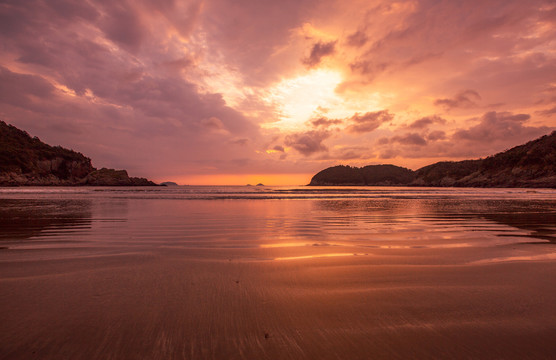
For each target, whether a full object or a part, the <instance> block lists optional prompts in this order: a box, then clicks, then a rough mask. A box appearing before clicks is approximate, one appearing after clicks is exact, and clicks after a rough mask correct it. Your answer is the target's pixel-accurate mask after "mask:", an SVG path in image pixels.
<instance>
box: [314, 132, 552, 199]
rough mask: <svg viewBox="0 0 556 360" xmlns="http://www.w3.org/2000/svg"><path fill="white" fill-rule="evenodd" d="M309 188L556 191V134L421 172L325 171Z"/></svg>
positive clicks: (379, 169)
mask: <svg viewBox="0 0 556 360" xmlns="http://www.w3.org/2000/svg"><path fill="white" fill-rule="evenodd" d="M309 185H410V186H459V187H547V188H556V131H555V132H553V133H552V134H550V135H545V136H543V137H541V138H539V139H536V140H533V141H530V142H528V143H526V144H524V145H520V146H516V147H514V148H512V149H509V150H506V151H504V152H501V153H498V154H496V155H492V156H489V157H487V158H485V159H478V160H464V161H442V162H438V163H435V164H432V165H428V166H425V167H423V168H421V169H419V170H417V171H411V170H408V169H404V168H400V167H397V166H394V165H371V166H365V167H363V168H357V167H350V166H344V165H339V166H334V167H331V168H328V169H324V170H322V171H320V172H319V173H317V174H316V175H315V176H313V178H312V179H311V183H310V184H309Z"/></svg>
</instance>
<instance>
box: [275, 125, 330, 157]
mask: <svg viewBox="0 0 556 360" xmlns="http://www.w3.org/2000/svg"><path fill="white" fill-rule="evenodd" d="M329 137H330V133H329V132H327V131H322V130H320V131H315V130H312V131H306V132H300V133H294V134H290V135H287V136H286V138H285V140H284V143H285V144H286V145H287V146H291V147H293V148H294V149H295V150H297V151H299V152H300V153H301V154H303V155H305V156H309V155H312V154H314V153H317V152H323V151H327V150H328V148H327V147H326V146H325V145H324V144H323V143H322V142H323V141H324V140H326V139H327V138H329Z"/></svg>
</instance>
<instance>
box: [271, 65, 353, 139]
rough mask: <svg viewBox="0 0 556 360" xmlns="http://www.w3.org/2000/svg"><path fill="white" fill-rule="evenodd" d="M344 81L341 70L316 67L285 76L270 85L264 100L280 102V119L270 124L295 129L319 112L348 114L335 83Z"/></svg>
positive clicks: (272, 102) (285, 128) (273, 102)
mask: <svg viewBox="0 0 556 360" xmlns="http://www.w3.org/2000/svg"><path fill="white" fill-rule="evenodd" d="M341 82H342V76H341V74H340V73H338V72H336V71H333V70H324V69H317V70H312V71H310V72H309V73H307V74H304V75H300V76H298V77H295V78H292V79H285V80H283V81H281V82H280V83H278V84H277V85H276V86H274V87H272V88H271V89H269V95H268V97H266V98H265V100H266V101H267V102H269V103H271V104H278V107H279V109H280V112H281V120H280V121H279V122H278V123H275V124H270V125H271V126H278V127H280V128H281V129H284V130H295V129H299V128H300V127H302V125H303V124H304V123H305V122H306V121H307V120H308V119H311V118H312V117H314V116H316V115H317V114H318V113H320V112H323V111H324V112H327V113H328V116H330V115H331V114H332V113H334V115H338V116H345V115H346V114H348V113H349V111H350V109H346V108H342V99H341V98H340V97H339V96H338V95H337V94H336V92H335V89H336V87H337V86H338V85H339V84H340V83H341Z"/></svg>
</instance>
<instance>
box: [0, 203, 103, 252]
mask: <svg viewBox="0 0 556 360" xmlns="http://www.w3.org/2000/svg"><path fill="white" fill-rule="evenodd" d="M91 206H92V202H91V201H90V200H31V199H25V200H13V199H0V229H2V230H1V231H0V242H1V241H6V240H12V239H19V240H23V239H29V238H32V237H36V238H46V237H48V236H53V235H56V234H62V233H63V234H66V235H67V234H68V233H69V232H70V231H80V230H86V229H90V228H91V217H92V215H91Z"/></svg>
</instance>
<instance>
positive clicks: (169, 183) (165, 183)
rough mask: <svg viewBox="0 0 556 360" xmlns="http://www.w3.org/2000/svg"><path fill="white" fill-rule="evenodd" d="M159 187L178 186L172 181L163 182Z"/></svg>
mask: <svg viewBox="0 0 556 360" xmlns="http://www.w3.org/2000/svg"><path fill="white" fill-rule="evenodd" d="M160 185H162V186H179V185H178V184H176V183H175V182H173V181H165V182H162V183H160Z"/></svg>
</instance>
